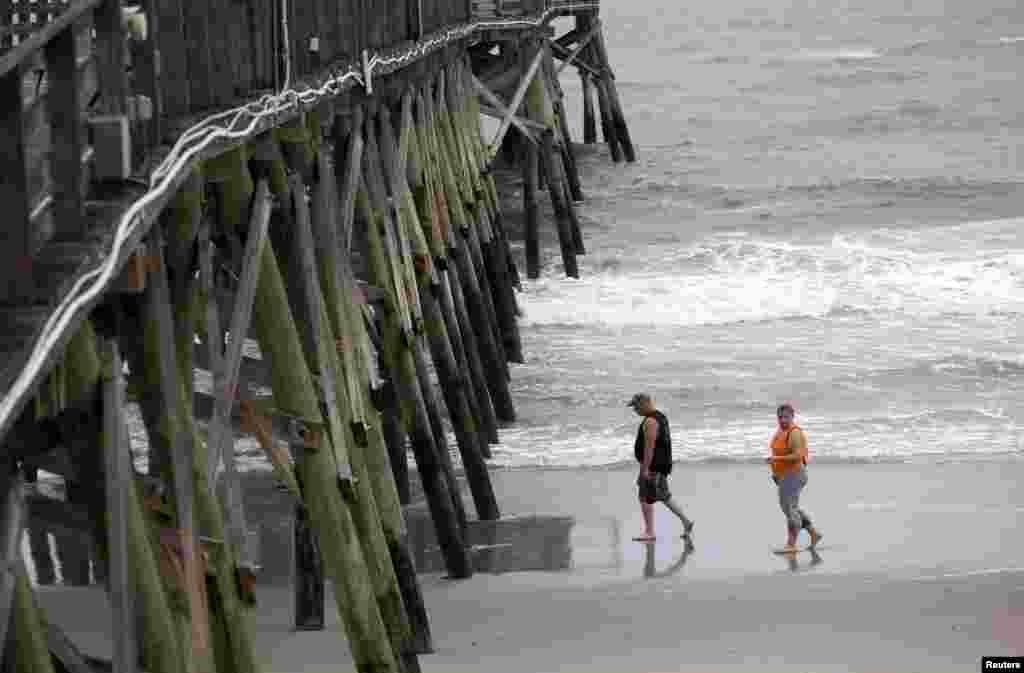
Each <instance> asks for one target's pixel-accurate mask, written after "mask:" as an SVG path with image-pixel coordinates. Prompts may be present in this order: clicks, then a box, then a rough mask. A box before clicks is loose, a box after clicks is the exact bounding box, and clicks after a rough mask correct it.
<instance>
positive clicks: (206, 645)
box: [115, 226, 211, 663]
mask: <svg viewBox="0 0 1024 673" xmlns="http://www.w3.org/2000/svg"><path fill="white" fill-rule="evenodd" d="M149 252H150V255H152V256H153V258H154V259H156V260H158V262H157V268H156V269H155V270H154V273H152V274H151V276H152V277H151V283H150V287H149V289H148V291H147V294H148V297H147V301H148V303H149V307H148V311H147V313H148V317H149V319H151V320H153V319H155V320H156V326H157V331H158V334H159V350H160V389H161V398H162V400H163V404H164V406H165V407H166V409H167V414H168V416H169V417H171V418H175V419H181V418H182V415H183V414H186V413H188V410H187V409H184V408H182V407H181V405H180V404H179V403H178V400H179V387H180V386H181V382H180V381H179V379H178V367H177V366H176V365H175V360H176V359H177V349H176V347H175V338H174V317H173V314H172V312H171V292H170V287H169V286H168V280H167V265H166V263H165V260H164V250H163V236H162V231H161V228H160V227H159V226H157V227H154V228H153V231H152V233H151V235H150V241H149ZM179 422H180V420H179ZM171 439H172V442H173V443H172V446H171V456H170V459H171V466H172V468H173V473H174V480H173V481H174V484H173V486H174V505H175V510H176V512H175V513H176V514H177V522H176V523H177V529H178V535H179V536H180V543H181V555H182V565H183V566H184V577H185V586H186V587H187V588H186V594H187V596H188V602H189V614H190V615H191V619H190V621H191V625H192V639H191V642H189V643H186V647H188V648H189V649H188V650H187V651H186V652H187V654H186V655H185V656H186V661H195V662H196V663H198V662H202V661H206V660H207V657H208V656H209V651H210V647H211V643H210V640H209V629H208V627H207V624H206V621H207V620H206V615H207V614H208V613H207V610H206V607H205V606H204V605H203V601H202V594H201V593H200V586H201V585H200V582H201V581H202V579H201V578H202V575H201V574H200V566H199V557H198V555H197V550H198V545H197V540H196V527H195V514H194V497H195V485H194V482H195V480H194V478H193V471H192V470H193V464H194V461H193V458H192V455H193V451H194V447H193V445H192V438H191V435H190V434H189V433H186V432H178V433H176V434H175V436H174V437H172V438H171ZM192 657H195V659H192ZM115 663H116V662H115Z"/></svg>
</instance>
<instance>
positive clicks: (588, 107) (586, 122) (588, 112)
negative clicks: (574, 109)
mask: <svg viewBox="0 0 1024 673" xmlns="http://www.w3.org/2000/svg"><path fill="white" fill-rule="evenodd" d="M580 84H581V88H582V89H583V143H584V144H585V145H593V144H595V143H596V142H597V121H596V120H595V118H594V83H593V82H592V81H591V79H590V75H589V74H587V73H585V72H580Z"/></svg>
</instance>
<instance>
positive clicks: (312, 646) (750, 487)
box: [40, 460, 1024, 673]
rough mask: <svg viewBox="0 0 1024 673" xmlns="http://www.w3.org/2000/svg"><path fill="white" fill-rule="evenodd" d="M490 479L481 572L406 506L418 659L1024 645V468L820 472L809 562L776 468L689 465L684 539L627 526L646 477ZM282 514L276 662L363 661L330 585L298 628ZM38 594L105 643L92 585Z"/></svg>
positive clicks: (717, 662) (882, 654) (51, 610)
mask: <svg viewBox="0 0 1024 673" xmlns="http://www.w3.org/2000/svg"><path fill="white" fill-rule="evenodd" d="M492 476H493V480H494V487H495V491H496V493H497V495H498V498H499V504H500V505H501V507H502V513H503V517H504V519H503V521H501V522H499V523H497V524H481V523H473V524H472V529H471V541H472V542H473V543H474V544H476V545H479V546H478V547H477V550H476V552H475V555H476V560H477V564H478V568H479V570H480V572H478V574H477V575H475V576H474V577H473V578H471V579H469V580H464V581H458V582H453V581H450V580H446V579H445V578H444V577H443V572H442V569H441V567H440V559H439V555H438V554H437V552H436V549H433V547H434V544H433V539H432V535H431V533H430V526H429V521H428V520H427V519H426V518H425V514H426V512H425V508H424V507H423V506H422V505H418V504H414V505H413V506H411V507H410V508H409V510H408V519H409V524H410V534H411V538H412V541H413V546H414V553H415V555H416V556H417V563H418V564H419V567H420V569H421V571H423V574H422V575H421V582H422V585H423V590H424V596H425V600H426V605H427V609H428V611H429V613H430V618H431V627H432V630H433V635H434V643H435V646H436V652H435V653H434V654H431V655H424V656H422V657H421V658H420V662H421V665H422V668H423V670H424V671H438V672H440V671H485V670H486V671H491V672H495V671H496V672H499V673H500V672H502V671H509V672H511V671H538V672H539V671H585V670H586V671H594V670H605V671H637V672H639V671H691V670H729V671H732V670H755V671H768V670H772V671H777V670H806V669H809V668H813V669H815V670H824V671H961V670H978V665H979V662H980V658H981V656H983V655H1000V654H1003V655H1007V654H1017V655H1021V654H1024V542H1022V541H1021V537H1022V536H1020V535H1019V532H1018V531H1017V528H1018V522H1019V520H1020V517H1021V513H1022V512H1024V487H1022V486H1021V485H1020V484H1021V483H1022V481H1024V461H1019V460H1001V461H992V462H984V463H979V462H972V463H959V464H957V463H948V464H920V465H907V464H888V465H826V464H817V465H812V471H811V481H810V485H809V486H808V489H807V491H806V494H805V495H806V497H805V499H804V500H805V503H806V505H807V509H808V510H809V511H810V513H811V514H812V515H813V516H814V517H815V518H816V519H817V522H818V524H819V525H820V527H821V529H822V530H823V531H824V533H825V536H826V537H825V540H824V541H823V542H822V547H821V550H820V552H819V554H818V555H817V556H812V555H811V554H808V553H803V554H800V555H799V556H798V557H796V558H795V559H793V558H788V557H780V556H776V555H774V554H772V553H771V550H772V549H773V548H774V547H776V546H778V544H779V543H781V541H782V536H783V535H784V528H783V520H782V515H781V514H780V513H779V511H778V508H777V505H776V503H775V500H774V495H773V488H772V484H771V482H770V481H769V478H768V475H767V468H765V467H763V466H755V465H697V466H677V468H676V471H675V473H674V474H673V477H672V480H671V485H672V489H673V491H674V493H675V495H676V497H677V499H678V500H679V501H680V503H681V504H682V505H683V507H684V509H685V510H686V511H687V512H688V514H689V515H690V516H692V517H693V518H694V519H695V520H696V521H697V526H696V530H695V532H694V537H693V542H694V545H693V549H692V551H690V552H687V551H686V546H685V544H684V542H683V541H682V540H681V539H679V537H678V534H679V532H680V526H679V524H678V523H677V522H675V521H672V520H671V514H669V513H668V512H667V510H664V509H659V510H658V513H657V527H658V533H659V536H660V539H659V541H658V542H657V543H655V544H653V545H643V544H640V543H636V542H632V541H631V540H630V539H629V538H630V537H631V536H632V535H633V534H634V533H636V532H637V531H638V527H639V524H640V518H639V516H640V515H639V511H638V508H637V507H636V503H635V499H634V498H635V496H634V494H633V488H634V487H633V486H632V482H633V479H634V473H633V471H632V470H624V469H615V470H546V471H545V470H542V471H537V470H495V471H494V472H493V475H492ZM253 490H255V489H253ZM263 491H264V492H265V499H266V500H267V501H270V500H273V499H274V497H275V496H274V495H273V492H272V491H269V490H267V489H263ZM250 500H253V498H252V496H251V495H250ZM280 502H281V503H284V500H283V498H282V499H280ZM467 506H468V507H470V510H469V511H472V509H471V507H472V505H471V501H470V500H469V499H468V497H467ZM251 510H252V513H253V515H254V516H255V515H256V514H257V511H258V508H255V507H254V508H251ZM274 511H277V512H278V517H279V519H280V521H279V522H278V523H274V521H273V518H274V516H273V512H274ZM286 512H287V507H286V506H285V507H279V508H278V509H276V510H275V508H274V507H272V506H270V505H266V506H265V509H264V511H262V512H260V513H259V516H260V517H261V519H260V520H261V521H262V522H263V526H264V527H263V530H264V540H263V545H262V546H263V550H264V563H265V570H264V576H263V577H262V578H261V580H262V582H261V586H260V588H259V594H258V595H259V600H260V605H259V608H258V609H257V611H256V614H255V624H256V629H257V631H258V638H257V644H258V645H257V646H258V648H259V650H260V654H261V656H263V657H264V660H265V662H266V669H265V670H266V671H268V672H271V673H287V672H299V671H301V672H303V673H331V672H336V671H346V670H353V669H352V666H351V660H350V657H349V655H348V651H347V646H346V644H345V642H344V637H343V634H342V632H341V630H340V628H339V625H338V619H337V616H336V614H334V613H335V611H334V608H333V599H331V598H330V597H329V598H328V603H327V615H328V628H327V630H326V631H324V632H318V633H293V632H292V631H291V629H290V625H291V623H292V614H291V595H290V593H289V588H288V583H287V567H288V561H287V553H286V550H287V547H285V545H284V544H283V540H284V539H285V538H283V537H282V538H279V539H277V540H274V539H272V537H271V536H268V535H267V532H266V531H268V530H274V526H283V527H284V528H283V529H282V530H285V531H286V530H287V526H286V524H285V520H284V516H285V514H286ZM268 526H269V528H268ZM271 552H273V553H271ZM40 598H41V602H42V604H43V606H44V607H45V608H46V609H47V612H48V614H49V615H50V616H51V618H52V619H54V620H55V621H56V622H57V623H58V624H60V625H61V626H63V627H64V628H66V629H67V630H68V632H69V633H70V634H71V635H72V637H73V638H74V639H75V641H76V642H77V643H79V644H80V645H81V646H82V647H83V648H85V649H86V651H87V652H88V653H89V654H93V655H95V656H106V655H107V653H108V652H109V645H108V643H107V636H106V633H107V629H106V627H105V625H106V624H107V623H109V622H107V621H106V617H105V616H104V617H103V618H102V619H97V617H98V616H99V614H100V613H101V612H103V613H105V610H106V608H105V599H104V598H103V596H102V594H101V593H100V591H99V590H98V589H96V588H95V587H41V588H40ZM98 611H101V612H98Z"/></svg>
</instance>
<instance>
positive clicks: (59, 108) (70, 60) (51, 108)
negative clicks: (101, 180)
mask: <svg viewBox="0 0 1024 673" xmlns="http://www.w3.org/2000/svg"><path fill="white" fill-rule="evenodd" d="M76 33H77V31H76V30H75V24H71V25H70V26H68V28H67V30H64V31H63V32H61V33H60V34H59V35H57V37H55V38H54V39H53V41H52V42H50V43H49V44H47V45H46V69H47V76H48V77H49V81H50V86H49V91H48V92H47V94H46V96H47V101H46V109H47V112H48V113H49V122H50V148H51V153H52V158H51V161H52V162H53V166H52V172H53V178H54V185H53V191H54V199H55V201H56V207H55V210H56V212H55V220H56V225H57V226H56V229H57V233H77V234H81V233H84V232H83V231H82V229H83V222H82V217H81V215H82V193H81V181H82V135H83V134H82V122H81V120H80V119H79V117H78V110H79V109H80V102H79V100H78V95H79V90H80V89H79V70H78V48H77V47H78V36H77V34H76Z"/></svg>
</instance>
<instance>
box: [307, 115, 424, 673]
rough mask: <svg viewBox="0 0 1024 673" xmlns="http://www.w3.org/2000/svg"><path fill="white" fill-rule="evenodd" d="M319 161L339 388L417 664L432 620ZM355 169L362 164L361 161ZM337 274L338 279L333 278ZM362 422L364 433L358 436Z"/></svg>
mask: <svg viewBox="0 0 1024 673" xmlns="http://www.w3.org/2000/svg"><path fill="white" fill-rule="evenodd" d="M343 135H344V134H343ZM343 145H344V143H343ZM336 150H337V148H336ZM317 165H318V175H319V180H318V181H317V184H316V187H315V191H314V200H315V203H316V204H317V208H316V209H315V210H314V215H315V217H314V218H313V239H314V241H315V243H316V248H317V250H318V251H319V252H320V254H319V255H318V257H317V259H318V262H319V271H320V277H321V279H323V280H322V282H321V285H322V287H323V288H324V290H325V293H326V294H327V297H326V299H327V301H326V304H327V315H328V320H329V322H330V323H331V325H332V327H333V328H334V335H335V336H336V337H337V338H338V340H339V343H341V344H342V347H341V348H339V350H340V351H341V354H342V355H343V358H342V362H343V370H344V372H343V373H344V378H345V379H346V381H348V382H350V385H349V386H345V387H341V386H339V389H340V390H343V391H345V392H346V393H347V394H350V395H351V396H352V397H350V398H349V399H347V400H346V401H347V404H342V405H341V407H342V409H350V410H351V413H348V414H343V419H342V420H343V421H344V422H346V423H347V424H348V425H349V426H350V428H352V433H351V434H352V446H354V447H355V449H356V450H358V451H360V458H361V461H360V462H361V463H363V465H356V466H355V469H356V477H357V479H358V478H359V474H361V473H362V472H365V474H366V478H364V479H363V481H365V482H366V488H368V489H369V490H370V492H371V493H372V494H373V500H374V503H375V505H376V507H377V513H378V515H379V520H380V527H381V529H382V531H383V534H384V539H385V543H386V545H387V549H388V551H389V552H390V554H389V556H390V562H391V564H392V568H393V572H394V575H395V577H396V579H397V582H398V587H399V592H400V595H401V600H402V603H403V605H404V607H405V613H406V615H407V619H408V623H409V626H410V629H411V632H410V636H411V637H410V639H408V640H407V642H406V643H404V646H403V647H402V648H401V652H400V653H399V654H400V656H401V657H402V660H403V666H404V667H405V668H406V669H407V670H408V669H410V668H418V662H417V661H416V658H415V655H416V654H427V653H429V652H431V651H432V650H433V645H432V643H431V637H430V625H429V621H428V619H427V613H426V609H425V608H424V606H423V595H422V593H421V591H420V587H419V580H418V578H417V577H416V570H415V567H413V566H411V565H410V563H411V561H410V559H411V557H410V555H409V550H408V540H407V539H406V537H407V536H406V532H405V527H404V519H403V514H402V508H401V503H400V501H399V494H398V489H397V487H396V483H395V480H394V479H393V478H392V470H391V466H390V464H389V463H390V460H389V456H388V447H387V446H385V444H384V437H383V435H382V433H381V427H380V417H379V415H378V414H377V411H376V409H375V408H374V407H373V405H372V403H371V400H370V387H369V386H368V385H366V384H367V383H368V382H370V381H373V380H375V377H374V376H373V375H371V371H370V367H374V368H376V367H377V366H378V365H377V362H376V361H370V359H369V358H367V357H366V355H367V353H365V352H360V351H364V350H368V349H369V347H370V341H369V336H368V334H367V331H366V323H365V321H364V320H363V316H362V311H361V307H360V305H359V304H357V303H356V302H355V300H354V297H353V291H354V288H355V283H354V278H353V276H352V270H351V267H350V265H349V259H348V254H347V251H346V253H345V254H340V245H339V242H340V236H339V230H338V226H337V223H338V219H339V218H338V214H337V212H336V206H337V204H336V199H335V192H334V185H335V184H337V180H336V179H335V177H334V175H333V169H332V167H331V165H330V163H329V162H328V160H327V157H326V153H324V152H320V153H319V155H318V157H317ZM356 169H357V170H358V166H356ZM332 278H333V279H334V282H331V279H332ZM343 317H344V318H345V319H344V320H343ZM357 426H358V428H359V433H358V435H359V437H360V438H356V432H355V430H356V428H357ZM403 451H404V448H403ZM403 459H404V456H403Z"/></svg>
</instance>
